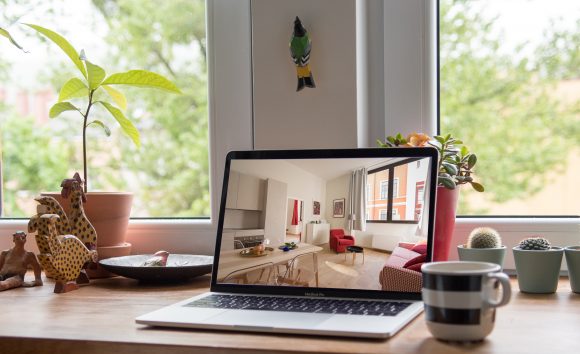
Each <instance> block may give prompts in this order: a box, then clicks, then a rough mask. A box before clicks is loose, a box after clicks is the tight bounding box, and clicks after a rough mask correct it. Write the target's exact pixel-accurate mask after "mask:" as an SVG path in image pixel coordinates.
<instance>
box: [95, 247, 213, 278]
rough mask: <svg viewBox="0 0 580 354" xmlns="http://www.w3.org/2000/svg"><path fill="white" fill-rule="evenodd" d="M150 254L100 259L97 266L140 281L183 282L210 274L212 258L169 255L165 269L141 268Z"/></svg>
mask: <svg viewBox="0 0 580 354" xmlns="http://www.w3.org/2000/svg"><path fill="white" fill-rule="evenodd" d="M151 257H153V255H151V254H141V255H134V256H124V257H113V258H107V259H102V260H100V261H99V264H100V265H101V266H102V267H103V268H105V269H106V270H108V271H109V272H111V273H114V274H117V275H122V276H124V277H127V278H132V279H137V280H141V281H155V282H172V281H183V280H187V279H190V278H193V277H197V276H200V275H204V274H207V273H210V272H211V268H212V265H213V257H212V256H199V255H191V254H170V255H169V257H168V258H167V265H166V266H165V267H143V266H142V265H143V263H144V262H145V261H146V260H148V259H149V258H151Z"/></svg>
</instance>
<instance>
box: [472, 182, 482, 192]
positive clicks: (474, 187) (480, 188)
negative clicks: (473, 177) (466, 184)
mask: <svg viewBox="0 0 580 354" xmlns="http://www.w3.org/2000/svg"><path fill="white" fill-rule="evenodd" d="M470 183H471V186H472V187H473V189H475V190H476V191H478V192H480V193H481V192H483V191H485V188H484V187H483V186H482V185H481V184H479V183H477V182H470Z"/></svg>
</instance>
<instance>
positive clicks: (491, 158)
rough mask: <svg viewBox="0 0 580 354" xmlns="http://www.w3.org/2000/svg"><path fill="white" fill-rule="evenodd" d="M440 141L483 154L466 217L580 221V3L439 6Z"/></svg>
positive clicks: (520, 0)
mask: <svg viewBox="0 0 580 354" xmlns="http://www.w3.org/2000/svg"><path fill="white" fill-rule="evenodd" d="M439 40H440V51H439V55H440V57H439V58H440V131H441V132H443V133H451V134H453V135H454V136H458V137H461V138H462V140H463V141H464V142H466V143H467V144H468V145H469V148H470V149H471V150H472V151H473V152H476V153H477V156H478V162H477V165H478V166H477V171H476V174H477V176H478V178H479V179H480V180H481V182H482V184H483V185H485V187H486V192H485V193H476V192H473V191H471V190H469V189H464V190H463V191H462V195H461V198H460V207H459V210H458V213H459V214H464V215H497V216H528V215H533V216H578V215H580V203H578V199H580V184H579V183H578V180H579V179H580V2H578V1H575V0H512V1H501V0H486V1H470V0H467V1H457V0H440V2H439Z"/></svg>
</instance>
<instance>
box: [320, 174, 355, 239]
mask: <svg viewBox="0 0 580 354" xmlns="http://www.w3.org/2000/svg"><path fill="white" fill-rule="evenodd" d="M349 184H350V173H348V174H345V175H343V176H340V177H337V178H335V179H333V180H330V181H328V182H326V205H327V206H328V207H327V208H326V220H327V221H328V223H329V224H330V228H331V229H344V232H345V233H348V231H349V230H348V218H347V217H348V204H349V198H348V190H349ZM342 198H344V217H343V218H335V217H334V216H332V215H333V210H332V201H333V200H334V199H342Z"/></svg>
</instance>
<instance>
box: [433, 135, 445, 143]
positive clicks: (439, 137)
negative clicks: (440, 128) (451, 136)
mask: <svg viewBox="0 0 580 354" xmlns="http://www.w3.org/2000/svg"><path fill="white" fill-rule="evenodd" d="M434 138H435V140H437V141H438V142H439V143H440V144H443V143H445V139H443V137H441V136H439V135H435V136H434Z"/></svg>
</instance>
